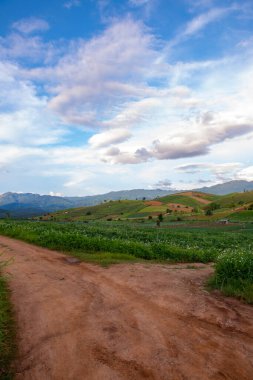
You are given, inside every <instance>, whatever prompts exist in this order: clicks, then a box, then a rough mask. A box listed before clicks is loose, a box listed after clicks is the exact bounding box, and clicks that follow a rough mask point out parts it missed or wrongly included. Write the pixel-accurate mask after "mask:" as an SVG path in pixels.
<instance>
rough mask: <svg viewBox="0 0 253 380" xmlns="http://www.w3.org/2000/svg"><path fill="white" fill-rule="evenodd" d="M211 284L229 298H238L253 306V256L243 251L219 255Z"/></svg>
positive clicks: (249, 252)
mask: <svg viewBox="0 0 253 380" xmlns="http://www.w3.org/2000/svg"><path fill="white" fill-rule="evenodd" d="M209 284H210V285H211V286H212V287H215V288H219V289H221V291H222V292H223V293H224V294H226V295H228V296H236V297H240V298H242V299H244V300H245V301H247V302H248V303H252V304H253V254H252V251H245V250H242V249H237V250H236V251H235V250H232V251H230V250H229V251H226V252H224V253H222V254H221V255H219V256H218V257H217V260H216V264H215V275H214V276H213V277H212V278H211V280H210V282H209Z"/></svg>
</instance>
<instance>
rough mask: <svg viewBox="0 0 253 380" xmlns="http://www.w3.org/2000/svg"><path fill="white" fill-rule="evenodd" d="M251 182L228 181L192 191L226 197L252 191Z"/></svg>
mask: <svg viewBox="0 0 253 380" xmlns="http://www.w3.org/2000/svg"><path fill="white" fill-rule="evenodd" d="M252 190H253V181H229V182H226V183H221V184H218V185H214V186H210V187H201V188H200V189H194V191H200V192H202V193H209V194H215V195H226V194H231V193H242V192H243V191H252Z"/></svg>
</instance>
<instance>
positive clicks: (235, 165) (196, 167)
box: [176, 162, 243, 183]
mask: <svg viewBox="0 0 253 380" xmlns="http://www.w3.org/2000/svg"><path fill="white" fill-rule="evenodd" d="M242 166H243V165H242V163H240V162H228V163H197V164H185V165H180V166H178V167H177V168H176V170H177V171H179V172H183V173H186V174H193V175H195V174H199V175H203V174H204V173H206V174H208V175H209V174H211V178H210V176H209V180H208V181H207V180H205V179H204V181H205V182H210V179H213V180H214V181H215V182H217V181H218V182H221V181H222V182H225V181H229V180H233V179H237V177H238V173H241V168H242ZM202 180H203V178H202ZM199 183H204V182H202V181H201V180H199Z"/></svg>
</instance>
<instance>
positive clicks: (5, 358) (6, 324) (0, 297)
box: [0, 251, 16, 380]
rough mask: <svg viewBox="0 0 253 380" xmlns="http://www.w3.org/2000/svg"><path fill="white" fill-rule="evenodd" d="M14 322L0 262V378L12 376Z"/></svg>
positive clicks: (6, 379)
mask: <svg viewBox="0 0 253 380" xmlns="http://www.w3.org/2000/svg"><path fill="white" fill-rule="evenodd" d="M0 255H1V251H0ZM2 264H3V262H2ZM15 340H16V339H15V322H14V316H13V310H12V306H11V302H10V292H9V288H8V285H7V280H6V278H5V277H4V276H3V275H2V273H1V262H0V379H1V380H11V379H12V378H13V368H12V363H13V360H14V357H15V353H16V349H15Z"/></svg>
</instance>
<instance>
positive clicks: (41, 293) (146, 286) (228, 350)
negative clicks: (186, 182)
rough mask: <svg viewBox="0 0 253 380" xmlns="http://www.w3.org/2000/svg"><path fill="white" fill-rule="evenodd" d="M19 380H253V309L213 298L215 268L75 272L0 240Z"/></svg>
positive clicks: (81, 268)
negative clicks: (209, 286) (209, 283)
mask: <svg viewBox="0 0 253 380" xmlns="http://www.w3.org/2000/svg"><path fill="white" fill-rule="evenodd" d="M3 249H4V250H5V252H6V253H5V254H4V257H5V258H6V257H14V262H13V264H11V265H10V266H9V267H8V268H7V271H8V272H9V273H10V279H9V281H10V286H11V289H12V301H13V303H14V305H15V311H16V317H17V323H18V329H19V335H18V340H19V359H18V361H17V364H16V379H18V380H21V379H22V380H23V379H25V380H28V379H29V380H82V379H87V380H125V379H131V380H138V379H157V380H158V379H159V380H160V379H161V380H163V379H166V380H179V379H180V380H185V379H187V380H188V379H189V380H205V379H215V380H218V379H220V380H224V379H234V380H244V379H245V380H252V379H253V308H252V307H251V306H248V305H244V304H242V303H240V302H239V301H237V300H233V299H229V298H223V297H222V296H220V295H219V294H209V293H208V292H206V291H205V290H204V287H203V283H204V281H205V280H206V278H207V277H208V275H209V274H210V273H211V271H212V269H211V267H209V266H204V268H203V265H201V269H198V270H196V269H187V268H186V267H187V266H186V265H173V266H169V265H168V266H166V265H144V264H133V265H116V266H111V267H110V268H109V269H103V268H101V267H98V266H95V265H90V264H85V263H79V264H77V263H75V264H74V263H72V264H71V263H69V262H68V261H67V260H66V256H64V255H62V254H60V253H58V252H53V251H49V250H47V249H43V248H39V247H35V246H32V245H29V244H26V243H23V242H20V241H16V240H13V239H9V238H6V237H0V250H3Z"/></svg>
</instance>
